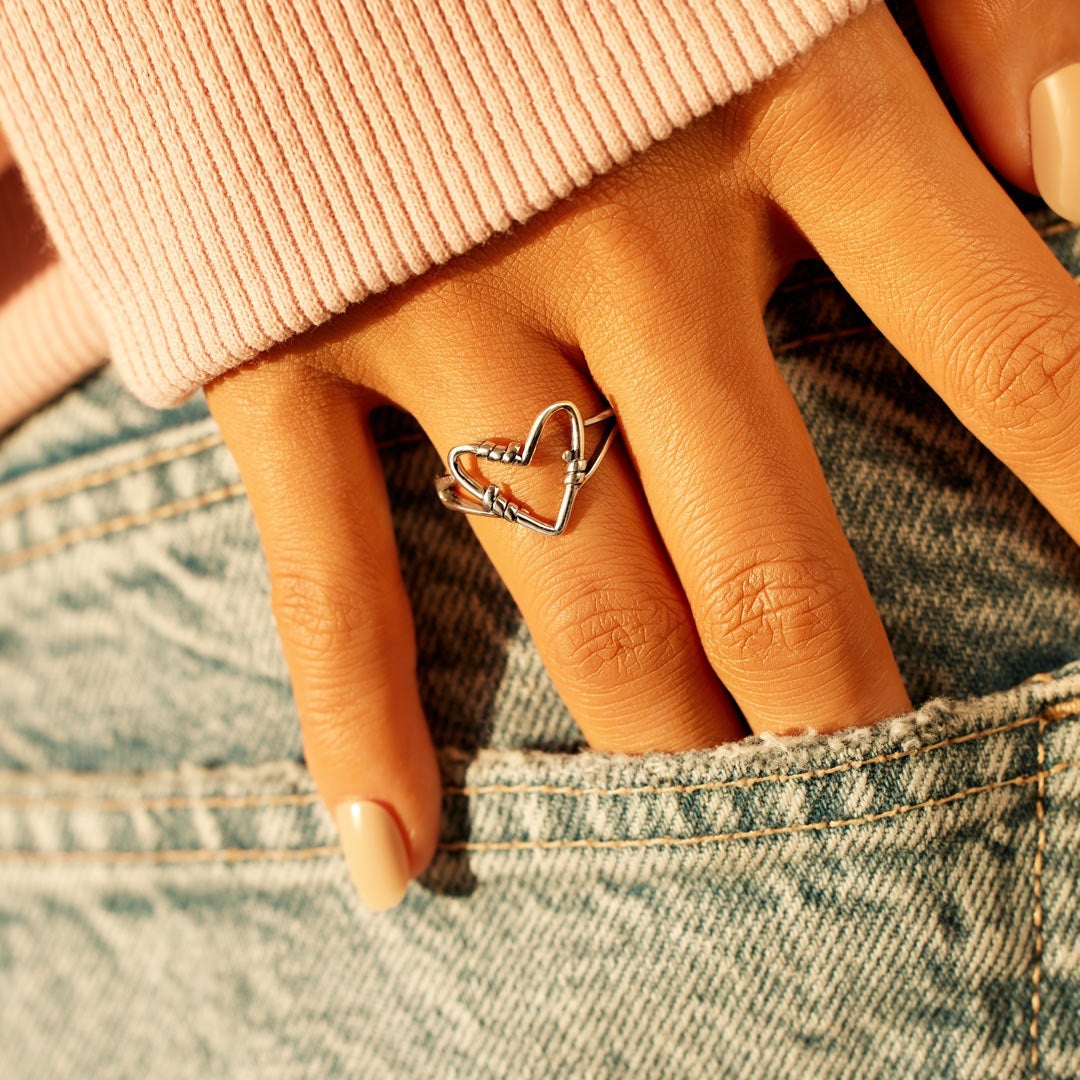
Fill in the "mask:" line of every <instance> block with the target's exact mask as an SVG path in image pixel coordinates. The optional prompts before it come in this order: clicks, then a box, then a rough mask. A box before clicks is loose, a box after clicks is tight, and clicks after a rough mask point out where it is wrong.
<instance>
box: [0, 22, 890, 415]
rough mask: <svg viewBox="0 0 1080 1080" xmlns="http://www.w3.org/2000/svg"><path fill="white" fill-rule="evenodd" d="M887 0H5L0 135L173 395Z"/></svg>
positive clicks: (53, 224)
mask: <svg viewBox="0 0 1080 1080" xmlns="http://www.w3.org/2000/svg"><path fill="white" fill-rule="evenodd" d="M872 2H874V0H364V2H353V0H293V2H290V3H287V4H276V3H269V2H266V0H201V2H200V0H144V2H143V3H139V4H127V3H121V2H119V0H3V3H2V4H0V127H2V128H3V129H4V131H5V133H6V135H7V137H8V140H9V141H10V143H11V147H12V150H13V152H14V155H15V159H16V160H17V161H18V162H19V164H20V166H21V168H22V170H23V172H24V174H25V176H26V179H27V183H28V186H29V188H30V190H31V191H32V193H33V195H34V198H35V200H36V202H37V204H38V206H39V209H40V212H41V214H42V217H43V219H44V220H45V222H46V224H47V226H48V229H49V232H50V234H51V236H52V238H53V241H54V243H55V244H56V246H57V248H58V249H59V251H60V254H61V256H62V258H63V261H64V263H65V264H66V265H67V266H68V268H69V269H70V271H71V272H72V274H73V275H74V277H75V280H76V281H77V283H78V285H79V287H80V289H81V290H82V292H83V293H84V294H85V297H86V299H87V301H88V302H89V304H90V306H91V308H92V310H93V312H94V315H95V316H96V318H97V321H98V322H99V323H100V325H101V327H102V328H103V329H104V332H105V334H106V337H107V342H108V348H109V354H110V356H111V357H112V359H113V360H114V361H115V363H116V364H117V365H118V367H119V368H120V371H121V374H122V375H123V377H124V379H125V380H126V382H127V383H128V385H129V386H130V387H131V389H132V390H133V391H134V392H135V393H136V394H137V395H139V396H140V397H141V398H142V399H143V400H145V401H147V402H149V403H150V404H154V405H159V406H166V405H172V404H177V403H179V402H180V401H182V400H183V399H184V398H185V397H186V396H187V395H188V394H189V393H190V392H191V391H192V390H193V389H194V388H195V387H197V386H198V385H200V384H203V383H205V382H207V381H208V380H210V379H211V378H213V377H214V376H216V375H218V374H220V373H221V372H223V371H225V370H227V369H229V368H231V367H233V366H235V365H236V364H238V363H241V362H242V361H244V360H247V359H250V358H251V357H253V356H255V355H257V354H258V353H260V352H262V351H263V350H265V349H267V348H269V347H270V346H272V345H273V344H275V343H277V342H279V341H282V340H284V339H286V338H288V337H290V336H292V335H294V334H296V333H298V332H300V331H302V330H304V329H307V328H308V327H310V326H312V325H315V324H317V323H321V322H323V321H325V320H326V319H328V318H330V317H331V316H332V315H334V314H335V313H337V312H340V311H342V310H343V309H344V308H345V307H346V306H347V305H349V304H351V303H354V302H356V301H360V300H362V299H363V298H364V297H365V296H367V295H369V294H370V293H372V292H378V291H381V290H383V289H386V288H387V287H388V286H389V285H391V284H392V283H395V282H402V281H405V280H406V279H408V278H411V277H413V276H415V275H417V274H419V273H421V272H422V271H424V270H425V269H427V268H428V267H430V266H432V265H433V264H436V263H442V262H444V261H446V260H447V259H449V258H450V257H452V256H453V255H454V254H456V253H460V252H462V251H465V250H466V249H468V248H471V247H473V246H474V245H476V244H478V243H480V242H482V241H483V240H485V239H486V238H487V237H488V236H490V235H491V234H492V233H494V232H498V231H501V230H504V229H506V228H508V227H509V226H510V224H511V223H512V222H515V221H517V222H523V221H525V220H527V219H528V218H529V217H531V216H532V215H533V214H535V213H536V212H537V211H539V210H543V209H545V208H546V207H548V206H550V205H551V204H552V203H553V202H555V201H556V200H557V199H559V198H562V197H564V196H566V195H567V194H569V193H570V192H571V191H573V190H574V189H575V188H577V187H581V186H583V185H585V184H587V183H588V182H589V181H590V179H592V178H593V177H594V176H596V175H598V174H601V173H604V172H607V171H608V170H610V169H611V168H613V167H614V166H615V165H616V164H617V163H621V162H624V161H625V160H626V159H627V158H628V157H629V156H630V155H631V154H632V153H633V152H634V151H635V150H642V149H644V148H645V147H647V146H649V145H650V144H651V143H653V142H655V141H656V140H659V139H663V138H665V137H666V136H667V135H669V134H670V133H671V131H672V130H673V129H675V128H678V127H682V126H684V125H686V124H687V123H689V122H690V120H691V119H693V118H694V117H696V116H700V115H702V114H703V113H705V112H707V111H708V110H709V109H711V108H713V107H714V106H716V105H721V104H723V103H724V102H725V101H727V100H728V99H729V98H730V97H731V96H732V95H733V94H737V93H741V92H743V91H745V90H747V89H749V88H750V87H751V86H752V85H754V84H755V83H758V82H760V81H761V80H763V79H765V78H767V77H768V76H769V75H771V74H772V73H773V72H774V71H775V70H776V69H777V68H779V67H781V66H782V65H784V64H786V63H787V62H789V61H790V60H791V59H793V58H794V57H795V56H796V55H798V54H799V53H801V52H803V51H805V50H806V49H807V48H809V47H810V46H811V45H812V44H813V43H814V42H815V41H816V40H817V39H819V38H820V37H822V36H824V35H825V34H827V33H828V32H829V31H830V30H832V29H833V28H834V27H835V26H837V25H839V24H840V23H841V22H844V21H845V20H847V19H848V18H849V17H850V16H851V15H853V14H855V13H857V12H859V11H861V10H862V9H863V8H865V7H867V6H868V4H869V3H872Z"/></svg>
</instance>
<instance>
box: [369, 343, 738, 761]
mask: <svg viewBox="0 0 1080 1080" xmlns="http://www.w3.org/2000/svg"><path fill="white" fill-rule="evenodd" d="M423 348H424V350H425V351H426V352H427V354H428V356H429V361H430V362H429V364H428V366H427V370H428V371H429V372H430V373H431V375H430V378H431V379H432V380H434V379H437V378H438V375H437V373H438V372H457V371H460V370H461V369H462V368H463V367H465V366H466V365H463V364H462V363H461V360H462V358H463V357H465V358H468V360H469V364H468V365H467V366H468V368H469V370H470V372H471V374H470V378H469V380H468V383H467V385H465V384H464V383H463V382H460V381H458V380H457V379H456V378H454V380H453V381H454V385H447V386H432V385H431V382H430V381H429V382H428V385H427V386H426V387H425V393H424V394H423V395H422V396H421V395H417V394H416V392H415V389H414V385H413V384H411V383H410V382H409V381H408V380H401V381H400V383H399V381H398V380H397V379H395V377H394V375H393V373H394V372H405V371H407V370H408V367H407V365H405V364H403V363H394V362H393V361H392V358H391V359H390V362H389V364H388V365H387V366H386V367H384V370H388V371H390V372H391V374H390V376H389V378H388V380H387V383H388V385H387V390H386V392H387V396H389V397H391V398H393V399H394V400H396V401H398V402H399V403H400V404H401V405H402V406H403V407H404V408H406V409H408V410H409V411H411V412H412V413H413V414H414V415H415V416H416V417H417V419H418V420H419V421H420V423H421V425H422V426H423V427H424V429H425V430H426V431H427V433H428V435H429V436H430V437H431V439H432V441H433V442H434V443H435V445H436V446H437V447H438V449H439V450H440V452H441V453H442V454H443V455H445V454H446V453H447V452H448V451H449V450H450V448H451V447H454V446H458V445H462V444H466V443H482V442H484V441H492V442H496V443H502V444H504V445H505V444H508V443H512V442H517V443H518V444H521V443H523V442H524V441H525V436H526V433H527V432H528V430H529V429H530V427H531V425H532V423H533V421H534V419H535V418H536V417H537V416H538V414H539V413H540V412H541V411H542V410H543V409H544V408H546V407H547V406H548V405H550V404H552V403H553V402H556V401H564V400H569V401H572V402H574V403H575V404H576V405H577V406H578V408H579V409H580V410H581V413H582V416H583V417H585V418H587V417H589V416H591V415H593V414H594V413H596V412H598V411H600V409H601V408H603V405H604V403H603V402H602V400H601V399H600V398H599V396H598V394H597V392H596V389H595V387H594V386H593V385H592V384H591V383H590V382H589V380H588V379H587V378H586V377H585V376H584V375H582V374H581V373H580V372H578V371H576V370H575V369H574V368H573V366H572V365H571V364H570V363H569V361H568V360H567V359H566V358H565V357H564V356H563V355H562V354H561V352H559V350H558V349H557V348H556V347H555V346H554V345H553V344H552V343H550V342H548V341H547V340H545V339H542V338H540V336H539V335H537V334H534V333H532V332H527V331H525V330H521V331H520V332H517V331H510V332H507V331H506V330H505V329H504V330H502V331H501V332H499V333H497V334H496V333H491V332H488V331H485V330H484V329H483V328H481V327H480V326H478V325H477V324H475V323H470V325H469V327H468V328H467V329H462V330H460V331H459V332H456V333H454V332H451V333H447V332H446V330H445V328H444V330H443V332H442V333H440V334H438V335H427V336H425V338H424V340H423ZM433 349H434V350H436V351H437V352H439V353H442V354H445V355H444V356H435V355H431V354H432V350H433ZM444 359H446V360H455V361H457V362H455V363H451V362H440V361H442V360H444ZM567 430H568V425H567V423H566V420H565V418H564V417H563V416H562V414H556V416H555V417H553V418H552V420H551V421H550V422H549V424H548V425H547V426H546V428H545V431H544V432H543V434H542V435H541V437H540V440H539V442H538V443H537V450H536V456H535V458H534V459H533V463H532V467H530V468H528V469H522V468H520V466H519V467H514V466H511V465H507V464H505V463H494V462H491V461H484V462H474V461H473V460H472V458H471V457H466V458H464V459H463V464H464V466H465V467H466V468H468V469H469V470H470V472H472V473H473V474H474V475H476V474H477V473H478V472H479V474H480V475H482V477H483V483H484V484H487V483H497V484H498V485H499V486H500V491H501V493H502V494H503V495H509V496H510V497H511V498H513V499H514V500H515V501H517V502H520V503H521V504H523V505H525V506H526V507H528V508H529V510H530V511H531V512H532V513H534V514H535V515H536V516H537V517H539V518H544V519H548V520H551V519H553V518H554V517H555V509H556V507H557V506H558V502H559V500H560V498H561V496H562V491H563V485H562V478H563V475H564V472H565V465H564V464H563V463H562V461H561V459H560V455H561V452H562V450H563V449H564V448H565V446H566V441H565V440H566V438H567V435H566V432H567ZM593 430H595V429H594V428H588V429H586V431H587V432H588V438H587V445H586V453H589V452H591V450H592V448H593V446H594V444H595V441H596V438H597V437H596V436H595V435H593V434H591V433H592V431H593ZM481 464H482V465H483V469H482V470H478V469H477V466H479V465H481ZM468 520H469V522H470V523H471V524H472V526H473V528H474V530H475V532H476V535H477V537H478V538H479V540H480V543H481V544H482V545H483V547H484V549H485V551H486V552H487V554H488V556H489V557H490V558H491V560H492V562H493V563H494V565H495V568H496V570H498V572H499V574H500V575H501V577H502V578H503V580H504V582H505V583H506V585H507V587H508V589H509V590H510V593H511V595H512V596H513V597H514V600H515V601H516V602H517V604H518V606H519V608H520V609H521V612H522V614H523V616H524V618H525V621H526V623H527V625H528V627H529V630H530V632H531V634H532V636H533V639H534V640H535V642H536V645H537V648H538V649H539V651H540V654H541V656H542V657H543V659H544V662H545V665H546V667H547V668H548V671H549V673H550V675H551V678H552V681H553V682H554V684H555V686H556V688H557V689H558V691H559V693H560V694H561V696H562V698H563V700H564V701H565V702H566V704H567V707H568V708H569V709H570V712H571V714H572V715H573V716H574V718H575V720H576V721H577V723H578V724H579V726H580V727H581V729H582V732H583V733H584V735H585V737H586V739H587V740H588V742H589V744H590V745H591V746H592V747H594V748H597V749H602V750H608V751H616V752H623V753H636V752H640V751H644V750H664V751H677V750H684V749H690V748H695V747H703V746H712V745H716V744H718V743H721V742H727V741H731V740H735V739H739V738H742V737H743V736H744V735H745V734H746V729H745V726H744V724H743V723H742V720H741V719H740V717H739V715H738V711H737V709H736V708H735V706H734V705H733V703H732V701H731V698H730V696H729V695H728V694H727V692H726V691H725V690H724V688H723V686H722V685H721V683H720V682H719V680H718V679H717V678H716V676H715V674H714V673H713V671H712V670H711V668H710V665H709V663H708V660H707V658H706V656H705V654H704V652H703V650H702V647H701V643H700V641H699V639H698V637H697V633H696V631H695V627H694V621H693V618H692V615H691V613H690V610H689V608H688V606H687V601H686V597H685V596H684V594H683V592H682V590H681V588H680V586H679V583H678V579H677V578H676V576H675V573H674V571H673V569H672V567H671V564H670V561H669V560H668V558H667V554H666V552H665V550H664V546H663V543H662V542H661V540H660V538H659V536H658V535H657V532H656V528H655V526H654V524H653V522H652V520H651V518H650V516H649V512H648V508H647V507H646V505H645V502H644V498H643V495H642V492H641V488H640V486H639V484H638V481H637V478H636V476H635V475H634V472H633V470H632V468H631V467H630V463H629V461H628V459H627V457H626V453H625V451H624V449H623V448H622V446H621V445H620V443H619V440H618V439H616V440H615V441H614V443H613V444H612V446H611V448H610V449H609V451H608V453H607V455H606V456H605V458H604V459H603V462H602V464H601V465H600V466H599V468H598V469H597V472H596V474H595V475H594V476H593V477H591V478H590V480H589V483H588V485H587V486H586V487H583V488H582V489H581V490H580V491H579V493H578V497H577V500H576V502H575V503H574V507H573V512H572V516H571V518H570V521H569V525H568V527H567V529H566V531H565V532H563V533H562V534H561V535H558V536H554V537H552V536H546V535H543V534H541V533H537V532H534V531H530V530H528V529H525V528H523V527H521V526H520V525H516V524H511V523H509V522H507V521H503V520H497V519H492V518H486V517H480V516H472V515H470V517H469V519H468Z"/></svg>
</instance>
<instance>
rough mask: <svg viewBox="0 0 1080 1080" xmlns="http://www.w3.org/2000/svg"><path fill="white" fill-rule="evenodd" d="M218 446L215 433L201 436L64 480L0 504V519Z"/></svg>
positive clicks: (217, 437) (219, 441)
mask: <svg viewBox="0 0 1080 1080" xmlns="http://www.w3.org/2000/svg"><path fill="white" fill-rule="evenodd" d="M221 442H222V438H221V435H220V434H218V433H215V434H213V435H204V436H203V437H202V438H201V439H195V440H194V441H193V442H187V443H181V444H180V445H179V446H171V447H169V448H168V449H164V450H155V451H154V452H153V453H150V454H143V455H142V457H137V458H135V459H134V460H133V461H125V462H123V463H122V464H120V465H114V466H112V468H109V469H100V470H98V471H97V472H91V473H87V474H86V475H85V476H80V477H79V478H78V479H77V480H68V481H67V482H66V483H63V484H57V485H55V486H54V487H51V488H44V489H43V490H41V491H35V492H30V493H29V494H26V495H20V496H18V497H17V498H15V499H12V500H11V501H10V502H8V503H0V518H5V517H14V516H15V515H16V514H21V513H22V512H23V511H24V510H27V509H29V508H30V507H31V506H39V505H41V504H42V503H47V502H55V501H56V500H57V499H61V498H63V497H64V496H66V495H74V494H76V493H77V492H80V491H86V490H87V488H92V487H101V486H102V485H103V484H108V483H109V482H110V481H113V480H120V479H122V478H123V477H125V476H131V475H132V474H134V473H138V472H146V471H147V470H149V469H152V468H154V467H155V466H157V465H166V464H168V463H169V462H170V461H177V460H179V459H181V458H186V457H192V456H193V455H195V454H198V453H201V452H202V451H203V450H210V449H212V448H213V447H215V446H219V445H220V444H221Z"/></svg>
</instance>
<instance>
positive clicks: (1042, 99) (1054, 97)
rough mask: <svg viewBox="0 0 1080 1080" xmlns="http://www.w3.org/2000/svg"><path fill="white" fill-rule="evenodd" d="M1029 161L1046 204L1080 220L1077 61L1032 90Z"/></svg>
mask: <svg viewBox="0 0 1080 1080" xmlns="http://www.w3.org/2000/svg"><path fill="white" fill-rule="evenodd" d="M1031 163H1032V166H1033V168H1034V170H1035V183H1036V184H1037V185H1038V188H1039V194H1040V195H1041V196H1042V197H1043V199H1044V200H1045V202H1046V205H1047V206H1049V207H1050V209H1051V210H1053V211H1054V213H1055V214H1059V215H1060V216H1061V217H1063V218H1065V219H1067V220H1068V221H1077V222H1080V63H1078V64H1069V65H1068V66H1067V67H1063V68H1059V69H1058V70H1057V71H1055V72H1053V73H1052V74H1050V75H1047V76H1046V78H1044V79H1040V80H1039V81H1038V82H1037V83H1036V84H1035V86H1034V88H1033V89H1032V91H1031Z"/></svg>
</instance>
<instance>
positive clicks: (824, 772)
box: [0, 674, 1080, 813]
mask: <svg viewBox="0 0 1080 1080" xmlns="http://www.w3.org/2000/svg"><path fill="white" fill-rule="evenodd" d="M1043 679H1044V676H1043V675H1041V674H1040V675H1033V676H1032V677H1031V679H1029V680H1027V681H1029V682H1031V681H1043ZM1075 708H1080V698H1070V699H1069V700H1067V701H1063V702H1060V703H1058V704H1056V705H1050V706H1048V707H1047V708H1045V709H1044V710H1043V711H1042V712H1041V713H1039V714H1038V715H1036V716H1027V717H1022V718H1021V719H1019V720H1012V721H1010V722H1009V723H1008V724H999V725H998V726H997V727H992V728H986V729H984V730H982V731H971V732H968V733H967V734H965V735H954V736H951V737H950V738H948V739H941V740H940V741H938V742H936V743H929V744H928V745H926V746H916V747H914V748H913V749H911V750H896V751H893V752H892V753H889V754H879V755H878V756H877V757H872V758H862V759H860V760H858V761H848V762H845V763H844V764H842V765H831V766H829V768H827V769H810V770H808V771H806V772H801V773H772V774H770V775H768V776H747V777H740V778H739V779H737V780H709V781H704V782H702V783H700V784H671V785H664V784H652V785H648V786H645V787H634V786H632V785H628V786H624V787H617V788H579V787H570V786H565V787H560V786H558V785H554V784H519V785H514V784H487V785H478V786H476V787H447V788H445V789H444V792H443V793H444V795H496V794H497V795H520V794H530V795H531V794H540V795H568V796H572V797H575V798H576V797H580V796H584V795H605V796H606V795H610V796H617V797H623V796H626V795H655V794H664V793H671V794H688V793H691V792H695V791H712V790H720V789H722V788H729V787H730V788H736V787H752V786H754V785H757V784H764V783H769V782H778V783H786V782H788V781H792V780H807V779H815V778H817V777H821V776H829V775H831V774H832V773H839V772H846V771H848V770H850V769H858V768H862V767H863V766H864V765H875V764H879V763H883V762H888V761H897V760H900V759H902V758H905V757H914V756H916V755H919V754H925V753H929V752H930V751H931V750H940V749H941V748H942V747H945V746H955V745H957V744H958V743H964V742H973V741H976V740H978V739H986V738H990V737H991V736H993V735H1001V734H1004V733H1005V732H1008V731H1015V730H1016V729H1018V728H1022V727H1027V726H1029V725H1031V724H1034V723H1036V722H1041V718H1045V719H1046V720H1049V721H1054V720H1061V719H1065V718H1067V717H1070V716H1075V715H1077V714H1076V713H1075V712H1074V709H1075ZM321 798H322V796H321V795H319V794H318V793H317V792H309V793H305V794H300V795H210V796H207V797H205V798H200V797H199V796H188V795H159V796H153V795H151V796H146V797H144V798H141V799H139V798H136V799H113V798H109V797H102V796H93V795H85V796H82V795H56V796H52V797H49V796H43V797H40V798H39V797H38V796H35V795H0V809H2V808H5V807H7V808H9V809H11V808H14V809H18V808H21V807H30V808H31V809H35V808H39V807H40V808H46V807H48V808H51V809H58V810H59V809H66V810H79V809H84V810H89V811H96V812H99V813H104V812H107V811H123V810H175V809H184V808H185V807H192V808H194V807H202V808H209V809H245V808H247V807H255V806H306V805H309V804H311V803H315V802H318V801H319V800H320V799H321Z"/></svg>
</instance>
